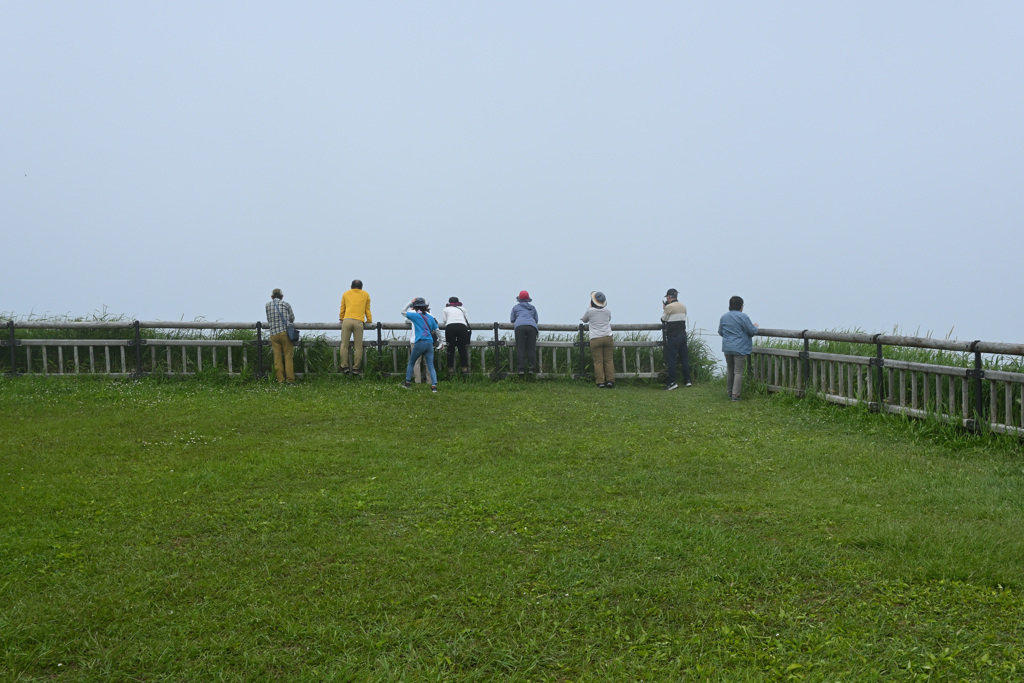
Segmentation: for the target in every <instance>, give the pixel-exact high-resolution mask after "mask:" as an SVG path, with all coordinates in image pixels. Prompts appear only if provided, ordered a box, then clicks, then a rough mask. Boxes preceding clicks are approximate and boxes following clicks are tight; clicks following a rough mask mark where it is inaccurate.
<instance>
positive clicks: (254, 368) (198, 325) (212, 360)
mask: <svg viewBox="0 0 1024 683" xmlns="http://www.w3.org/2000/svg"><path fill="white" fill-rule="evenodd" d="M295 327H296V328H297V329H298V330H299V331H300V332H301V333H302V338H301V339H300V341H299V343H298V344H296V346H295V354H296V358H295V370H296V375H299V376H302V375H317V374H329V373H336V372H338V368H339V366H340V365H341V364H340V362H339V361H340V347H341V340H340V339H339V338H337V337H334V338H332V337H329V336H328V334H329V333H331V332H336V331H340V329H341V325H340V323H336V322H332V323H296V325H295ZM512 329H513V328H512V325H511V324H510V323H492V324H490V325H479V324H476V325H473V326H472V331H473V340H472V342H471V343H470V372H471V373H473V374H475V375H486V376H490V377H493V378H501V377H504V376H506V375H508V374H510V373H514V372H516V371H517V368H516V353H515V341H514V340H512V339H510V338H509V336H510V333H511V332H512ZM612 330H613V332H615V334H616V341H615V365H616V377H618V378H626V377H634V378H647V379H652V378H657V377H658V376H659V374H660V373H661V370H662V367H663V362H662V358H663V353H662V351H663V343H662V328H661V326H660V325H657V324H654V325H651V324H633V325H630V324H625V325H613V326H612ZM540 331H541V337H540V338H539V339H538V340H537V347H538V348H537V356H538V358H537V361H538V363H537V369H538V372H537V376H538V377H573V378H582V377H587V376H588V372H589V369H590V359H589V351H588V349H589V339H588V335H587V328H586V326H585V325H582V324H581V325H540ZM408 334H409V324H408V323H376V324H373V325H367V326H366V328H365V331H364V336H363V346H364V351H365V363H364V365H365V368H366V372H367V373H368V374H371V375H377V376H390V375H397V374H402V375H404V374H405V365H406V362H407V360H408V353H409V346H410V342H409V340H408ZM4 336H5V338H4V339H3V340H2V342H0V343H2V345H3V346H4V347H7V348H5V349H4V351H5V353H2V354H0V370H2V371H4V372H6V373H7V374H8V375H12V376H13V375H19V374H30V375H58V376H64V375H67V376H81V375H106V376H111V377H142V376H145V375H163V376H179V375H195V374H203V373H222V374H227V375H230V376H252V377H256V378H260V377H263V376H265V375H266V374H268V373H269V372H270V371H271V368H272V361H271V353H270V342H269V339H268V337H267V335H266V331H265V330H264V323H262V322H256V323H231V322H216V323H215V322H167V321H155V322H152V321H151V322H141V321H138V320H134V321H126V320H94V321H53V320H31V321H14V320H10V321H8V322H7V334H6V335H4ZM442 337H443V335H442ZM652 337H653V338H652ZM350 353H352V351H351V350H350ZM446 355H447V352H446V350H445V348H444V347H443V346H442V348H441V349H439V350H438V351H437V352H436V353H435V364H436V366H437V367H438V368H439V369H443V368H444V367H445V366H446ZM690 362H691V366H692V367H693V373H694V378H695V379H698V380H701V379H710V378H711V377H712V376H713V374H714V368H715V360H714V357H713V356H712V354H711V352H710V350H709V348H708V347H707V344H706V343H705V342H704V340H703V339H702V338H701V335H700V333H699V332H698V333H697V334H693V335H691V336H690Z"/></svg>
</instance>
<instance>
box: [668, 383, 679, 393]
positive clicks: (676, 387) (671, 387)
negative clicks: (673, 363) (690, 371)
mask: <svg viewBox="0 0 1024 683" xmlns="http://www.w3.org/2000/svg"><path fill="white" fill-rule="evenodd" d="M678 388H679V385H678V384H676V383H675V382H672V384H669V385H668V386H667V387H665V391H672V390H673V389H678Z"/></svg>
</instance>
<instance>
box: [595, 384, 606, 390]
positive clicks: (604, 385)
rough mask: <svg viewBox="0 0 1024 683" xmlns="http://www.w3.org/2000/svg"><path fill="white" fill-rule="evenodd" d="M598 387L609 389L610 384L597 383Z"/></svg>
mask: <svg viewBox="0 0 1024 683" xmlns="http://www.w3.org/2000/svg"><path fill="white" fill-rule="evenodd" d="M597 388H598V389H607V388H608V385H607V384H598V385H597Z"/></svg>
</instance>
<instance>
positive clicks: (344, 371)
mask: <svg viewBox="0 0 1024 683" xmlns="http://www.w3.org/2000/svg"><path fill="white" fill-rule="evenodd" d="M339 372H341V374H343V375H347V374H348V368H341V369H340V370H339Z"/></svg>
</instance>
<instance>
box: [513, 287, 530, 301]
mask: <svg viewBox="0 0 1024 683" xmlns="http://www.w3.org/2000/svg"><path fill="white" fill-rule="evenodd" d="M516 299H518V300H519V301H533V299H531V298H530V293H529V292H527V291H526V290H525V289H524V290H523V291H521V292H519V296H517V297H516Z"/></svg>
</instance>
